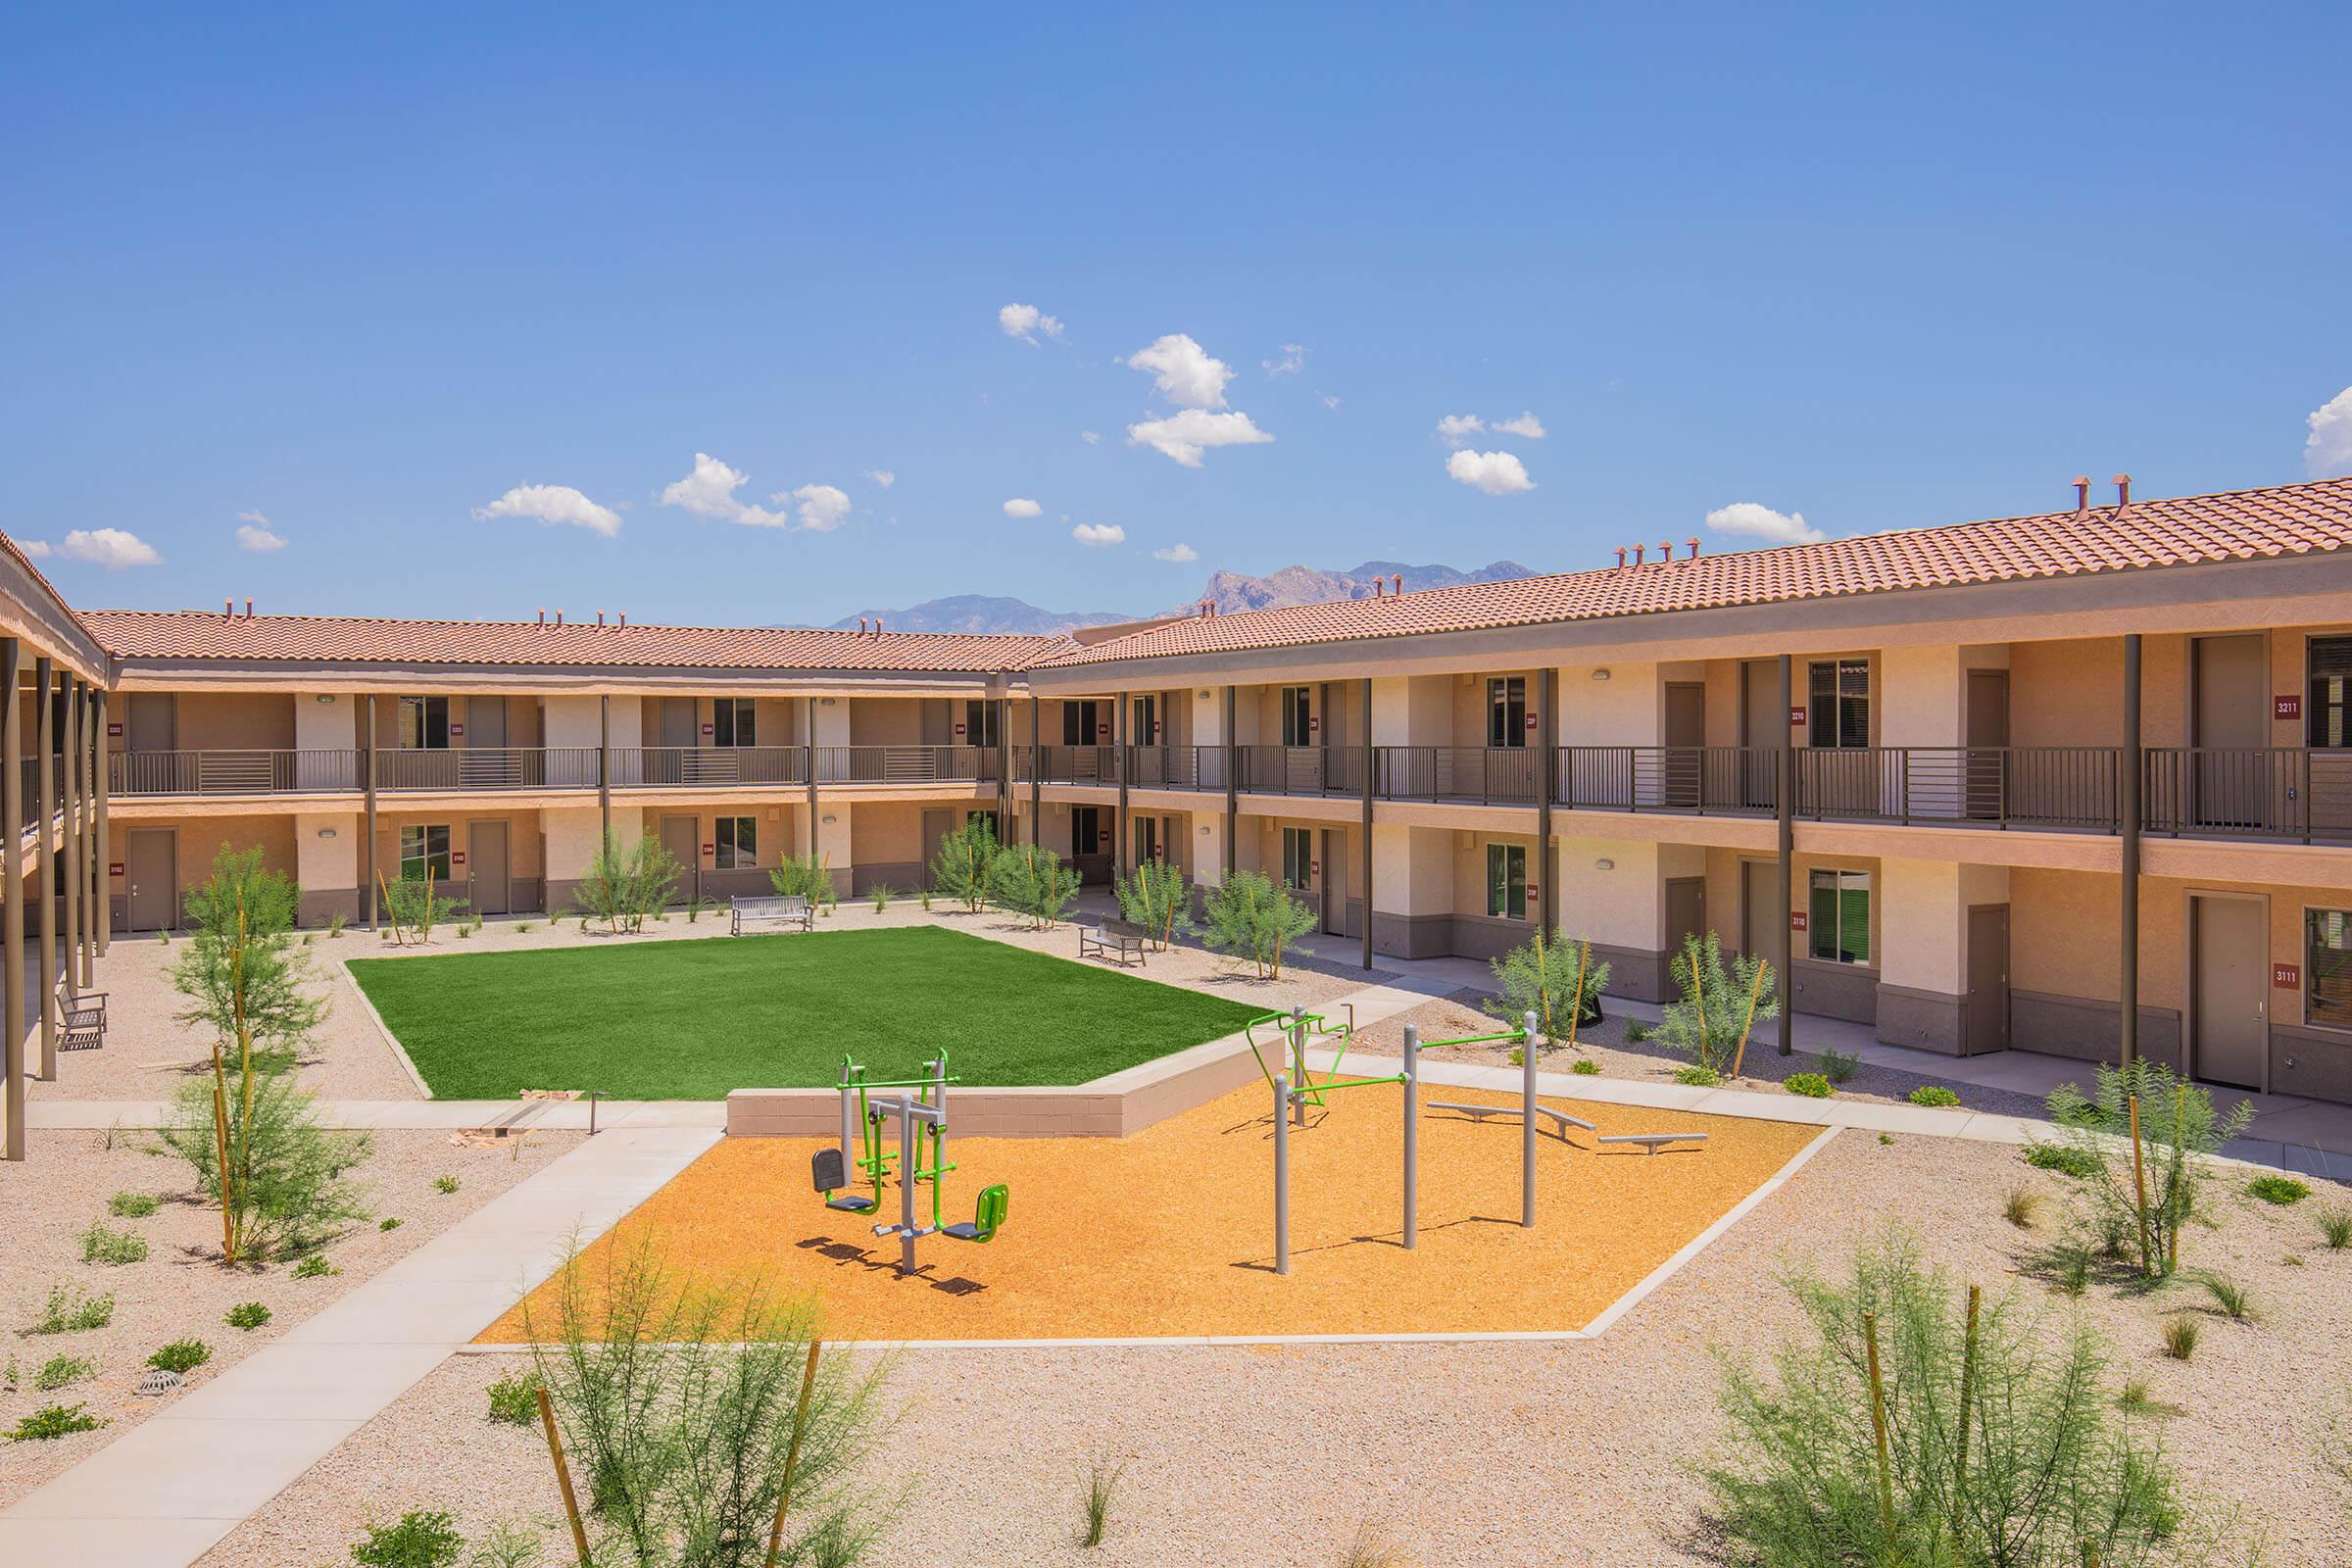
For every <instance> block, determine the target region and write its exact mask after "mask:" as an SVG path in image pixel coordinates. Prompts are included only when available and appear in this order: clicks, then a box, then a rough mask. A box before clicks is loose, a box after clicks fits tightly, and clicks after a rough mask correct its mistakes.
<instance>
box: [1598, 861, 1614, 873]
mask: <svg viewBox="0 0 2352 1568" xmlns="http://www.w3.org/2000/svg"><path fill="white" fill-rule="evenodd" d="M1616 869H1617V862H1616V861H1615V860H1594V861H1593V870H1595V871H1614V870H1616Z"/></svg>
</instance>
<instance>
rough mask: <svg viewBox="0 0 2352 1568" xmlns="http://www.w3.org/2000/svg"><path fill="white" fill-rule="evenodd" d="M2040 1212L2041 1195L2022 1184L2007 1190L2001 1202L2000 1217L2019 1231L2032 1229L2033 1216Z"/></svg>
mask: <svg viewBox="0 0 2352 1568" xmlns="http://www.w3.org/2000/svg"><path fill="white" fill-rule="evenodd" d="M2040 1212H2041V1194H2039V1193H2037V1192H2035V1191H2034V1189H2033V1188H2031V1187H2027V1186H2025V1185H2023V1184H2022V1183H2021V1184H2020V1185H2018V1186H2016V1187H2012V1188H2010V1189H2009V1194H2008V1196H2007V1197H2005V1198H2003V1199H2002V1200H2001V1217H2002V1218H2003V1219H2005V1220H2007V1221H2008V1222H2009V1223H2010V1224H2012V1225H2014V1226H2016V1227H2017V1228H2018V1229H2019V1230H2021V1231H2030V1230H2032V1229H2033V1228H2034V1215H2036V1214H2038V1213H2040Z"/></svg>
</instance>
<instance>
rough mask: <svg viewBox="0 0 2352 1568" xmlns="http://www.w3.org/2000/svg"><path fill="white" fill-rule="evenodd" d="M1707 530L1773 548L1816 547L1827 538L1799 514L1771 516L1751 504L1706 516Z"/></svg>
mask: <svg viewBox="0 0 2352 1568" xmlns="http://www.w3.org/2000/svg"><path fill="white" fill-rule="evenodd" d="M1707 526H1708V527H1710V528H1712V529H1714V530H1715V531H1716V532H1717V533H1736V534H1745V535H1747V536H1748V537H1749V538H1751V539H1769V540H1771V541H1772V542H1773V543H1774V544H1776V545H1810V544H1819V543H1820V542H1821V541H1822V540H1824V539H1827V538H1828V537H1829V535H1828V534H1826V533H1823V532H1822V531H1821V530H1820V529H1819V528H1815V527H1812V526H1811V525H1809V524H1808V523H1807V522H1806V521H1805V515H1804V514H1803V513H1801V512H1775V511H1773V510H1772V509H1771V508H1770V507H1766V506H1759V505H1758V504H1756V503H1755V502H1753V501H1735V502H1733V503H1732V504H1731V505H1730V506H1728V507H1718V508H1717V509H1716V510H1715V511H1713V512H1710V513H1708V514H1707Z"/></svg>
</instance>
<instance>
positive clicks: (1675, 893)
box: [1666, 876, 1707, 958]
mask: <svg viewBox="0 0 2352 1568" xmlns="http://www.w3.org/2000/svg"><path fill="white" fill-rule="evenodd" d="M1706 936H1707V879H1706V878H1705V877H1703V876H1677V877H1668V878H1667V879H1666V956H1668V957H1669V958H1672V957H1674V956H1677V955H1679V954H1680V953H1681V952H1682V951H1683V944H1684V942H1685V941H1686V940H1688V939H1689V938H1691V937H1696V938H1698V939H1699V940H1700V941H1702V942H1703V941H1705V940H1706Z"/></svg>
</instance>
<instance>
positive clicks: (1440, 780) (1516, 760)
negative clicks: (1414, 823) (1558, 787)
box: [1372, 746, 1544, 806]
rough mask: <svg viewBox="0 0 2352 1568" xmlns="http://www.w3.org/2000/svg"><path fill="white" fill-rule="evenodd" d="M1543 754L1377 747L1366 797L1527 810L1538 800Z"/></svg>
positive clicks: (1488, 749) (1503, 749) (1508, 749)
mask: <svg viewBox="0 0 2352 1568" xmlns="http://www.w3.org/2000/svg"><path fill="white" fill-rule="evenodd" d="M1543 773H1544V754H1543V753H1542V752H1541V751H1535V750H1531V749H1530V748H1528V747H1524V746H1379V747H1375V748H1373V752H1372V793H1373V794H1374V795H1376V796H1378V797H1380V798H1381V799H1382V800H1384V801H1436V802H1444V803H1447V804H1452V805H1463V806H1533V805H1535V804H1536V803H1537V801H1539V800H1540V799H1542V798H1543V794H1544V778H1543Z"/></svg>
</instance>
